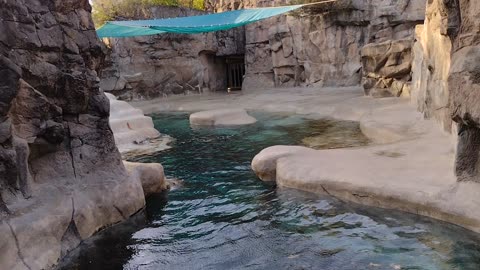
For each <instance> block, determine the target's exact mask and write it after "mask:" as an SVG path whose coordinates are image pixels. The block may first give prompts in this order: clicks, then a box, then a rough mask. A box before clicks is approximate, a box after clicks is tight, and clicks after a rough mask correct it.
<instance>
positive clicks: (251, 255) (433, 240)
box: [60, 113, 480, 270]
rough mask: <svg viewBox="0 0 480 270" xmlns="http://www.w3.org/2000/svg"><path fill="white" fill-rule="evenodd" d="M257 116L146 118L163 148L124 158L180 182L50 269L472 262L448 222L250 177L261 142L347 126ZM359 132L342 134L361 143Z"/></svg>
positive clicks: (476, 260)
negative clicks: (164, 137) (220, 124)
mask: <svg viewBox="0 0 480 270" xmlns="http://www.w3.org/2000/svg"><path fill="white" fill-rule="evenodd" d="M256 117H257V118H258V119H259V120H260V121H259V122H258V123H257V124H254V125H250V126H245V127H240V128H200V129H192V128H190V126H189V123H188V115H187V114H183V113H170V114H158V115H154V122H155V126H156V127H157V128H158V129H159V130H161V131H162V132H164V133H166V134H169V135H171V136H172V137H174V138H176V141H175V142H174V143H173V146H174V147H173V148H172V149H169V150H167V151H164V152H160V153H157V154H154V155H150V156H144V157H139V158H136V159H135V161H140V162H160V163H162V164H163V166H164V167H165V171H166V174H167V176H168V177H170V178H177V179H181V180H182V183H183V184H182V186H180V187H179V188H177V189H175V190H172V191H170V192H169V193H168V194H158V195H155V196H152V197H150V198H148V201H147V209H146V217H144V216H141V215H140V217H139V216H137V218H136V219H133V220H131V221H130V222H129V223H125V224H122V225H119V226H115V227H114V228H111V229H108V230H106V231H104V232H102V233H101V234H99V235H97V236H96V237H94V238H92V239H91V240H89V241H87V242H86V243H85V244H83V246H82V247H81V248H80V249H78V250H77V252H76V253H75V255H74V256H72V258H69V259H68V262H66V263H64V264H63V265H62V266H61V267H60V268H61V269H182V270H183V269H322V270H328V269H332V270H344V269H352V270H358V269H382V270H383V269H472V270H473V269H475V270H477V269H480V239H479V237H478V235H477V234H474V233H471V232H469V231H467V230H464V229H462V228H459V227H457V226H453V225H449V224H446V223H443V222H439V221H435V220H432V219H428V218H423V217H419V216H415V215H410V214H406V213H402V212H398V211H389V210H382V209H376V208H369V207H362V206H359V205H355V204H352V203H346V202H342V201H340V200H337V199H335V198H332V197H329V196H323V195H315V194H309V193H305V192H300V191H295V190H289V189H281V188H276V187H275V186H273V185H271V184H266V183H263V182H261V181H259V180H258V179H257V178H256V177H255V175H254V174H253V173H252V171H251V170H250V161H251V160H252V158H253V157H254V155H255V154H257V153H258V152H259V151H260V150H262V149H263V148H265V147H268V146H271V145H276V144H284V145H288V144H301V143H302V141H305V138H309V137H311V135H312V134H316V135H315V136H316V137H317V143H316V144H315V146H316V147H319V148H331V147H337V146H339V144H338V143H339V141H341V140H339V138H341V136H349V137H350V136H352V134H353V133H355V132H354V131H353V129H354V128H355V126H352V125H351V124H347V125H344V124H345V123H341V122H340V123H339V124H340V126H342V127H343V126H346V128H349V127H352V128H353V129H352V130H351V131H348V132H346V131H345V128H333V129H330V132H328V134H324V133H325V131H324V127H325V125H324V124H325V123H323V124H322V122H321V121H313V120H306V119H303V118H301V117H299V116H287V115H267V114H256ZM329 121H331V120H329ZM331 124H332V123H331V122H330V123H329V124H328V125H329V126H331ZM333 125H336V123H333ZM319 129H321V130H319ZM336 132H337V133H336ZM322 134H324V135H322ZM345 134H346V135H345ZM318 136H325V141H326V142H322V143H318ZM329 138H333V139H332V143H328V140H329ZM359 138H360V139H359V140H358V141H354V142H352V140H351V138H345V139H348V140H347V141H348V146H356V145H364V144H365V140H364V139H362V138H361V137H359ZM340 145H341V144H340Z"/></svg>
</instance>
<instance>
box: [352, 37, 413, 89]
mask: <svg viewBox="0 0 480 270" xmlns="http://www.w3.org/2000/svg"><path fill="white" fill-rule="evenodd" d="M412 45H413V40H411V39H400V40H394V41H392V40H389V41H385V42H382V43H370V44H367V45H366V46H364V47H363V48H362V50H361V56H362V67H363V69H362V72H363V80H362V84H363V88H364V90H365V94H366V95H371V96H374V97H376V96H380V97H384V96H394V97H399V96H409V95H410V81H411V70H412V61H413V57H412Z"/></svg>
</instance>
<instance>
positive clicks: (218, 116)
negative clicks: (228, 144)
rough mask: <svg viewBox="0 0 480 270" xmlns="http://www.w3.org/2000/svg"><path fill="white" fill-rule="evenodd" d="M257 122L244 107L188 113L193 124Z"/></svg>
mask: <svg viewBox="0 0 480 270" xmlns="http://www.w3.org/2000/svg"><path fill="white" fill-rule="evenodd" d="M255 122H257V120H256V119H255V118H253V117H252V116H250V115H249V114H248V113H247V111H245V110H244V109H221V110H211V111H203V112H197V113H194V114H191V115H190V124H191V125H194V126H239V125H249V124H253V123H255Z"/></svg>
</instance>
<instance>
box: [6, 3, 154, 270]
mask: <svg viewBox="0 0 480 270" xmlns="http://www.w3.org/2000/svg"><path fill="white" fill-rule="evenodd" d="M90 12H91V6H90V3H89V1H86V0H82V1H59V0H44V1H36V0H17V1H1V2H0V17H1V18H2V22H1V23H0V75H1V78H2V79H1V80H0V234H1V235H2V237H0V269H51V268H52V267H54V266H55V264H57V263H58V261H59V260H60V259H61V258H62V257H64V256H66V255H67V254H68V253H69V252H70V251H71V250H72V249H74V248H75V247H77V246H78V244H79V243H80V242H81V241H83V240H85V239H86V238H88V237H90V236H92V235H93V234H94V233H96V232H98V231H99V230H101V229H102V228H105V227H108V226H110V225H112V224H115V223H118V222H121V221H123V220H126V219H128V218H129V217H130V216H132V215H133V214H135V213H137V212H138V211H139V210H140V209H142V208H143V207H144V206H145V197H144V193H143V191H142V184H141V182H140V181H139V180H138V179H137V178H135V177H134V176H132V175H130V174H128V172H127V171H126V169H125V167H124V165H123V163H122V160H121V155H120V153H119V151H118V149H117V147H116V145H115V141H114V136H113V133H112V130H111V128H110V125H109V101H108V99H107V97H106V96H105V95H104V94H103V92H101V91H100V89H99V78H98V72H99V70H100V67H101V64H102V62H103V58H104V56H105V51H106V48H105V47H104V46H103V44H102V43H101V42H100V40H99V39H98V37H97V35H96V33H95V28H94V25H93V22H92V19H91V16H90Z"/></svg>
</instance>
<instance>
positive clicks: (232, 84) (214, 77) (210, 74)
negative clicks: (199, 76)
mask: <svg viewBox="0 0 480 270" xmlns="http://www.w3.org/2000/svg"><path fill="white" fill-rule="evenodd" d="M200 59H201V62H202V64H203V66H204V71H203V84H204V86H203V87H204V88H206V89H207V90H208V91H210V92H230V91H236V90H242V83H243V77H244V75H245V56H244V55H228V56H217V55H215V53H214V52H208V51H203V52H201V53H200Z"/></svg>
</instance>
